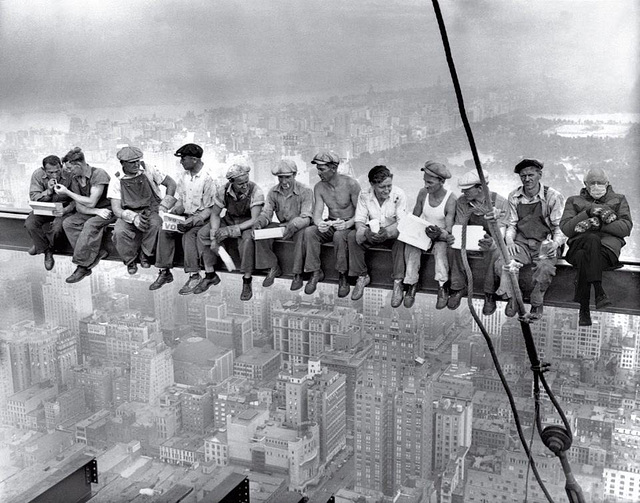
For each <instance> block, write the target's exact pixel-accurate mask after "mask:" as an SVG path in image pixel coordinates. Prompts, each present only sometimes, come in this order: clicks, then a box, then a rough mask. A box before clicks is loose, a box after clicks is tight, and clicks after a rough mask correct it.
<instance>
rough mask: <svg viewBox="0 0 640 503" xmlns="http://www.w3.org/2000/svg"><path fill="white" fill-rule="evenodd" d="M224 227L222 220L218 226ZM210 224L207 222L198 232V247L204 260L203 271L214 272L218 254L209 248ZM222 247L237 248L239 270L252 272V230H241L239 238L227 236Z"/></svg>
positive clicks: (253, 252) (253, 253)
mask: <svg viewBox="0 0 640 503" xmlns="http://www.w3.org/2000/svg"><path fill="white" fill-rule="evenodd" d="M222 227H225V224H224V222H221V223H220V228H222ZM210 234H211V224H210V223H209V224H207V225H205V226H204V227H202V228H201V229H200V232H198V247H199V249H200V253H201V255H202V261H203V262H204V270H205V272H214V271H215V268H214V267H215V265H216V262H217V260H218V254H217V253H215V252H214V251H212V250H211V236H210ZM220 245H221V246H224V249H225V250H227V253H228V252H229V250H230V249H231V248H233V247H236V248H237V249H238V255H240V272H243V273H248V274H251V273H253V267H254V260H255V246H254V241H253V232H252V230H251V229H247V230H244V231H242V234H240V237H239V238H227V239H225V240H224V241H223V242H222V243H220Z"/></svg>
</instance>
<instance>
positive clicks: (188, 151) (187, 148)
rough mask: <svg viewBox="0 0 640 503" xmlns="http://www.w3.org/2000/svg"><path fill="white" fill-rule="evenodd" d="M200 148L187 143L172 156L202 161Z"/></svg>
mask: <svg viewBox="0 0 640 503" xmlns="http://www.w3.org/2000/svg"><path fill="white" fill-rule="evenodd" d="M203 152H204V151H203V150H202V147H201V146H200V145H196V144H195V143H187V144H186V145H182V147H180V148H179V149H178V150H176V153H175V154H173V155H175V156H176V157H197V158H198V159H202V154H203Z"/></svg>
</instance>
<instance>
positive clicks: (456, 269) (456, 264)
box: [448, 248, 500, 294]
mask: <svg viewBox="0 0 640 503" xmlns="http://www.w3.org/2000/svg"><path fill="white" fill-rule="evenodd" d="M480 253H481V256H482V265H483V267H484V281H483V287H482V289H483V291H484V293H489V294H493V293H496V290H497V288H498V280H499V277H498V276H496V274H495V264H496V260H498V258H499V257H500V252H499V250H498V248H494V249H491V250H483V251H482V252H480ZM448 254H449V267H450V268H451V270H450V272H449V274H450V278H451V279H450V281H451V290H466V288H467V273H466V271H465V270H464V264H463V263H462V251H461V250H457V249H454V248H449V250H448Z"/></svg>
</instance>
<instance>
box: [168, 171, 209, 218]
mask: <svg viewBox="0 0 640 503" xmlns="http://www.w3.org/2000/svg"><path fill="white" fill-rule="evenodd" d="M176 185H177V187H176V194H175V197H176V199H177V200H178V201H180V202H181V203H182V206H183V208H184V212H185V213H186V214H187V215H194V214H195V213H197V212H199V211H202V210H204V209H205V208H210V207H212V206H213V200H214V197H215V194H216V189H217V186H216V182H215V180H214V179H213V177H212V176H211V174H210V173H209V171H207V170H205V169H204V168H203V169H201V170H200V172H199V173H198V174H196V175H193V176H191V173H190V172H189V171H187V170H184V171H183V172H182V174H181V175H180V177H179V178H178V182H177V184H176Z"/></svg>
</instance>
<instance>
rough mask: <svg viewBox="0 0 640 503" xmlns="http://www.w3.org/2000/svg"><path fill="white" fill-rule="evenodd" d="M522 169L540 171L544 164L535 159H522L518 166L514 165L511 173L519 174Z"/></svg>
mask: <svg viewBox="0 0 640 503" xmlns="http://www.w3.org/2000/svg"><path fill="white" fill-rule="evenodd" d="M524 168H538V169H542V168H544V164H543V163H542V162H540V161H537V160H535V159H522V160H521V161H520V162H519V163H518V164H516V167H515V168H513V172H514V173H520V171H522V170H523V169H524Z"/></svg>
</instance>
